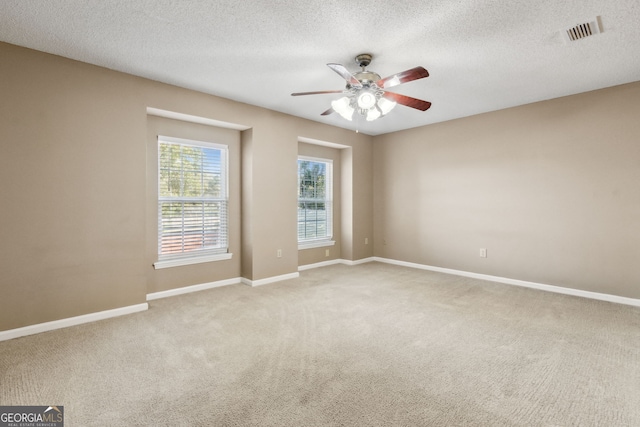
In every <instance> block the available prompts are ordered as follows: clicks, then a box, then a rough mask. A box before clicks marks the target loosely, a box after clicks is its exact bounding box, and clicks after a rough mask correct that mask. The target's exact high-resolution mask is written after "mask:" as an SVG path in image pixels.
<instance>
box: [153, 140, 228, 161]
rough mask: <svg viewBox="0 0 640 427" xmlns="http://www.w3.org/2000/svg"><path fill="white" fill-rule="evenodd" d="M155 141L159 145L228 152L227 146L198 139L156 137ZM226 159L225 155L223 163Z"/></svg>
mask: <svg viewBox="0 0 640 427" xmlns="http://www.w3.org/2000/svg"><path fill="white" fill-rule="evenodd" d="M157 141H158V142H159V143H160V142H168V143H170V144H180V145H188V146H190V147H202V148H215V149H216V150H224V151H226V152H227V153H228V152H229V146H228V145H227V144H218V143H217V142H211V141H202V140H198V139H185V138H176V137H175V136H166V135H158V137H157ZM226 157H227V155H226V153H225V163H226Z"/></svg>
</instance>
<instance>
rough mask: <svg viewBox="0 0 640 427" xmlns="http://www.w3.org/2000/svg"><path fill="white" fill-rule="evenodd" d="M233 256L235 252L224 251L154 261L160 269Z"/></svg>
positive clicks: (226, 258)
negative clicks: (221, 252) (222, 252)
mask: <svg viewBox="0 0 640 427" xmlns="http://www.w3.org/2000/svg"><path fill="white" fill-rule="evenodd" d="M232 256H233V254H231V253H224V254H212V255H202V256H190V257H182V258H172V259H162V260H158V261H156V262H154V263H153V268H155V269H156V270H158V269H161V268H169V267H180V266H182V265H191V264H200V263H203V262H212V261H224V260H228V259H231V257H232Z"/></svg>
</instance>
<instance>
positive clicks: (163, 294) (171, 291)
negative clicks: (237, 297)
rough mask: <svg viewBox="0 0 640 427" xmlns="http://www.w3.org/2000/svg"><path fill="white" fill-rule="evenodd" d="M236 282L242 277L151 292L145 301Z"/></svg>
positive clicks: (240, 281) (239, 281) (240, 280)
mask: <svg viewBox="0 0 640 427" xmlns="http://www.w3.org/2000/svg"><path fill="white" fill-rule="evenodd" d="M237 283H242V278H240V277H235V278H233V279H226V280H218V281H216V282H209V283H201V284H199V285H192V286H184V287H182V288H176V289H169V290H167V291H159V292H152V293H150V294H147V301H153V300H156V299H161V298H168V297H173V296H176V295H182V294H188V293H191V292H198V291H204V290H206V289H213V288H219V287H220V286H228V285H235V284H237Z"/></svg>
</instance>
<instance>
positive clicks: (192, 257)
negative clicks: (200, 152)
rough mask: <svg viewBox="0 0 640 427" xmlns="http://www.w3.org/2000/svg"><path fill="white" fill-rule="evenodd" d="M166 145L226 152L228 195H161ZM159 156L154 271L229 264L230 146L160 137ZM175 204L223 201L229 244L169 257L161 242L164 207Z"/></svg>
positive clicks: (225, 183) (225, 165)
mask: <svg viewBox="0 0 640 427" xmlns="http://www.w3.org/2000/svg"><path fill="white" fill-rule="evenodd" d="M162 143H168V144H179V145H181V146H191V147H199V148H205V149H215V150H220V151H221V152H222V154H221V156H222V157H223V158H222V159H221V169H222V168H224V178H223V181H224V182H223V183H222V189H223V191H224V194H222V195H221V197H215V198H214V197H206V196H204V195H203V196H202V197H186V196H179V197H171V196H161V191H160V185H161V181H160V173H161V157H160V156H161V150H160V146H161V144H162ZM156 147H157V150H158V153H157V160H156V166H157V170H156V179H157V185H156V191H157V193H156V202H157V204H156V209H157V211H156V214H157V218H158V224H157V227H156V231H157V249H156V252H157V259H158V260H157V261H156V262H155V263H154V264H153V266H154V268H156V269H160V268H167V267H177V266H182V265H190V264H198V263H204V262H211V261H221V260H227V259H231V257H232V254H231V253H230V252H229V146H228V145H226V144H219V143H215V142H210V141H200V140H194V139H185V138H176V137H170V136H164V135H158V137H157V144H156ZM171 200H175V201H176V202H185V201H187V202H188V201H193V202H202V203H206V201H207V200H209V201H215V202H220V201H222V202H223V204H224V210H225V212H224V218H225V220H224V225H225V226H224V243H225V244H226V245H225V247H221V248H210V249H201V250H194V251H187V252H184V251H183V252H179V253H171V254H167V253H164V254H163V253H160V251H161V240H162V208H161V206H162V203H163V202H167V201H171ZM204 217H206V215H205V214H203V218H204Z"/></svg>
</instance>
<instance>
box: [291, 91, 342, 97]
mask: <svg viewBox="0 0 640 427" xmlns="http://www.w3.org/2000/svg"><path fill="white" fill-rule="evenodd" d="M343 92H344V91H343V90H319V91H315V92H296V93H292V94H291V96H302V95H322V94H324V93H343Z"/></svg>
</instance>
